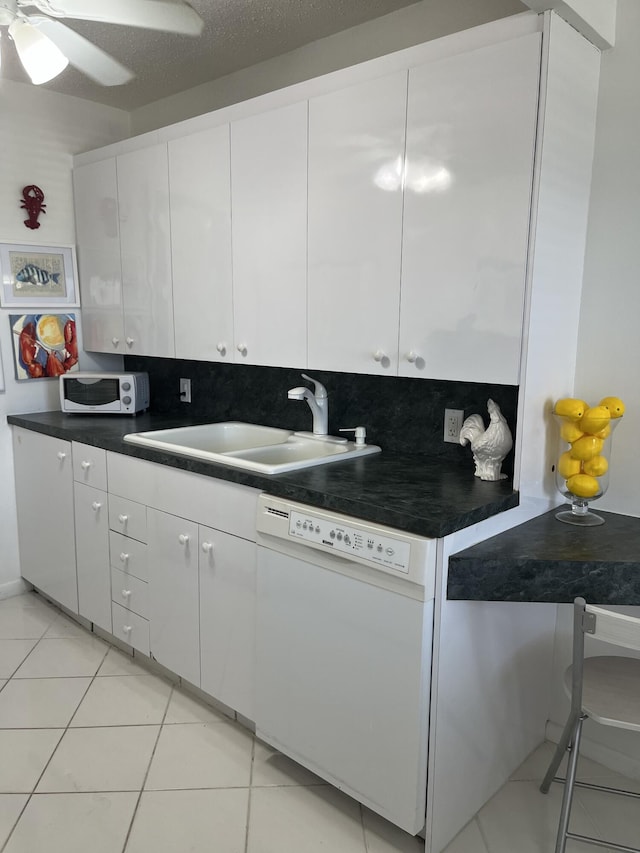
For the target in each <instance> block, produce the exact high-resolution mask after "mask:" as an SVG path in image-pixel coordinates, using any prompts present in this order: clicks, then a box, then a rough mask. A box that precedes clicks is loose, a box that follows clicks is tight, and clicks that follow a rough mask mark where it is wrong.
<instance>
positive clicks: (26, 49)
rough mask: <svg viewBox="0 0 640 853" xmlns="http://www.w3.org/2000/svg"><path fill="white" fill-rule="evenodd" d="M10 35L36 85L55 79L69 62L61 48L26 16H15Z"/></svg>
mask: <svg viewBox="0 0 640 853" xmlns="http://www.w3.org/2000/svg"><path fill="white" fill-rule="evenodd" d="M9 35H10V36H11V38H12V40H13V43H14V44H15V46H16V51H17V52H18V56H19V57H20V62H21V63H22V66H23V68H24V70H25V71H26V72H27V74H28V75H29V77H30V78H31V82H32V83H34V84H35V85H36V86H39V85H40V84H41V83H48V81H49V80H53V78H54V77H57V76H58V74H60V73H61V72H62V71H64V69H65V68H66V67H67V65H68V64H69V60H68V58H67V57H66V56H65V55H64V54H63V53H62V51H61V50H60V48H59V47H58V46H57V45H56V44H54V42H53V41H52V40H51V39H50V38H48V36H46V35H45V34H44V33H41V32H39V30H38V29H37V28H36V27H34V26H32V25H31V23H30V22H29V21H27V20H26V19H24V18H15V19H14V20H13V21H12V22H11V24H10V25H9Z"/></svg>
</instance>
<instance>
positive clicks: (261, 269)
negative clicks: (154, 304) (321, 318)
mask: <svg viewBox="0 0 640 853" xmlns="http://www.w3.org/2000/svg"><path fill="white" fill-rule="evenodd" d="M231 199H232V215H233V291H234V328H235V340H234V345H235V350H234V356H235V361H236V362H241V363H246V364H261V365H278V366H281V367H305V366H306V362H307V103H306V101H305V102H302V103H296V104H292V105H291V106H286V107H281V108H279V109H274V110H271V111H269V112H265V113H261V114H259V115H255V116H251V117H250V118H246V119H242V120H239V121H235V122H232V124H231Z"/></svg>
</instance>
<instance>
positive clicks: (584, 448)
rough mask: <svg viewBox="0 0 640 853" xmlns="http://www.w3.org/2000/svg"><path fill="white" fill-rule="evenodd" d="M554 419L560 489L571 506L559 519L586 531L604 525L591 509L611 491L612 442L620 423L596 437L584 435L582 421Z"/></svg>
mask: <svg viewBox="0 0 640 853" xmlns="http://www.w3.org/2000/svg"><path fill="white" fill-rule="evenodd" d="M553 417H554V420H555V421H556V424H557V426H558V451H557V455H556V463H555V478H556V487H557V489H558V491H559V492H560V494H561V495H562V496H563V497H564V498H566V499H567V501H568V502H569V504H570V508H568V509H567V508H566V509H563V510H561V511H560V512H557V513H556V518H557V519H558V520H559V521H564V522H565V523H566V524H576V525H579V526H582V527H593V526H595V525H597V524H604V518H602V517H601V516H599V515H597V514H596V513H595V512H591V510H590V509H589V505H590V504H591V503H592V502H593V501H596V500H598V499H599V498H601V497H602V496H603V495H604V493H605V492H606V491H607V488H608V487H609V461H610V458H611V439H612V436H613V432H614V430H615V427H616V425H617V424H618V422H619V419H617V418H611V419H610V420H609V421H608V422H607V424H606V425H605V426H604V427H603V429H602V430H599V431H597V432H595V433H584V432H582V431H581V429H580V422H579V421H577V420H572V419H570V418H567V417H562V416H560V415H555V414H554V416H553Z"/></svg>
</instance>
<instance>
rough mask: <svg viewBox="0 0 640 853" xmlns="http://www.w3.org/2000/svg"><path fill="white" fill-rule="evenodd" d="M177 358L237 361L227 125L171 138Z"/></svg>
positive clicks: (170, 179) (170, 171) (170, 188)
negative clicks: (235, 351)
mask: <svg viewBox="0 0 640 853" xmlns="http://www.w3.org/2000/svg"><path fill="white" fill-rule="evenodd" d="M169 190H170V196H169V197H170V207H171V251H172V269H173V313H174V326H175V347H176V352H175V354H176V358H194V359H201V360H203V361H233V300H232V280H231V171H230V152H229V125H228V124H224V125H221V126H220V127H214V128H211V129H210V130H205V131H202V132H201V133H195V134H193V135H191V136H185V137H182V138H181V139H173V140H171V141H170V142H169Z"/></svg>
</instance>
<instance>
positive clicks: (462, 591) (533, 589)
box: [447, 509, 640, 605]
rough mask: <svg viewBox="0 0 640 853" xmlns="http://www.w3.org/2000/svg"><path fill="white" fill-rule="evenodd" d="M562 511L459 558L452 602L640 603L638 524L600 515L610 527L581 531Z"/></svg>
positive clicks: (452, 571)
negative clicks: (582, 600) (559, 515)
mask: <svg viewBox="0 0 640 853" xmlns="http://www.w3.org/2000/svg"><path fill="white" fill-rule="evenodd" d="M556 512H557V509H553V510H551V511H550V512H547V513H545V514H544V515H540V516H538V517H537V518H534V519H532V520H531V521H527V522H526V523H524V524H521V525H519V526H518V527H512V528H511V529H510V530H507V531H506V532H504V533H501V534H499V535H498V536H493V537H491V538H490V539H486V540H485V541H484V542H480V543H478V544H477V545H473V546H472V547H470V548H466V549H465V550H463V551H460V552H458V553H457V554H453V555H452V556H451V557H450V558H449V578H448V584H447V597H448V598H449V599H458V600H466V601H514V602H515V601H521V602H522V601H539V602H555V603H558V604H560V603H564V602H572V601H573V600H574V598H575V597H576V596H583V597H584V598H586V599H587V601H589V602H590V603H592V604H604V605H614V604H624V605H639V604H640V518H635V517H633V516H628V515H618V514H616V513H611V512H601V511H600V510H596V512H597V514H598V515H600V516H601V517H602V518H604V520H605V523H604V524H603V525H600V526H598V527H579V526H576V525H571V524H564V523H563V522H561V521H558V520H557V519H556V517H555V514H556Z"/></svg>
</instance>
